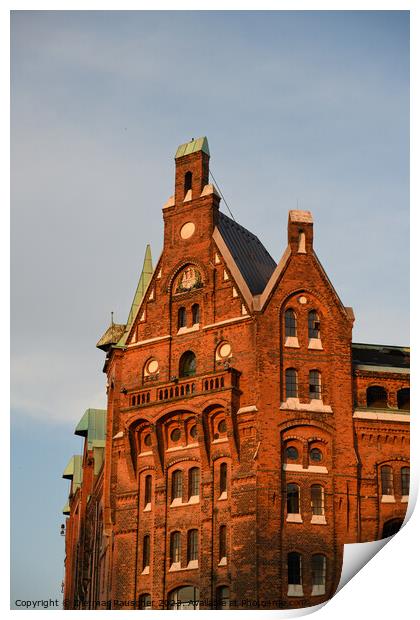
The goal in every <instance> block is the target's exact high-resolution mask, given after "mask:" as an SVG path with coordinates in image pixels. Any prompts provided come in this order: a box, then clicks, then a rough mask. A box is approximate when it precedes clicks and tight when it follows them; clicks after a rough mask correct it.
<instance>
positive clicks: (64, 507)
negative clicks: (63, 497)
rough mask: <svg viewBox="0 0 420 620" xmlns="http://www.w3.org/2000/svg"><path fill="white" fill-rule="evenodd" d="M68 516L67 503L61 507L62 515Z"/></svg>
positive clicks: (68, 505) (68, 508)
mask: <svg viewBox="0 0 420 620" xmlns="http://www.w3.org/2000/svg"><path fill="white" fill-rule="evenodd" d="M69 514H70V504H69V503H68V502H67V503H66V504H65V505H64V506H63V515H69Z"/></svg>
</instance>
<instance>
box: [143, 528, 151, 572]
mask: <svg viewBox="0 0 420 620" xmlns="http://www.w3.org/2000/svg"><path fill="white" fill-rule="evenodd" d="M148 566H150V536H145V537H144V538H143V570H144V569H145V568H147V567H148Z"/></svg>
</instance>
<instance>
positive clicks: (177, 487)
mask: <svg viewBox="0 0 420 620" xmlns="http://www.w3.org/2000/svg"><path fill="white" fill-rule="evenodd" d="M177 498H181V499H182V471H181V470H180V469H177V470H176V471H174V473H173V474H172V501H173V500H174V499H177Z"/></svg>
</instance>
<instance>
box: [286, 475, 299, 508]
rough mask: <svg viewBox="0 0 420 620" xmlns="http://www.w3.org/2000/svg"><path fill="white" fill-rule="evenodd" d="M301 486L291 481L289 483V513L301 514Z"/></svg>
mask: <svg viewBox="0 0 420 620" xmlns="http://www.w3.org/2000/svg"><path fill="white" fill-rule="evenodd" d="M299 513H300V508H299V487H298V485H297V484H294V483H291V484H288V485H287V514H289V515H290V514H299Z"/></svg>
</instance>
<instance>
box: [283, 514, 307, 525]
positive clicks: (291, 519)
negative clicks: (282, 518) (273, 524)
mask: <svg viewBox="0 0 420 620" xmlns="http://www.w3.org/2000/svg"><path fill="white" fill-rule="evenodd" d="M286 521H287V522H288V523H303V519H302V516H301V515H300V514H299V513H291V514H288V515H287V517H286Z"/></svg>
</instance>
